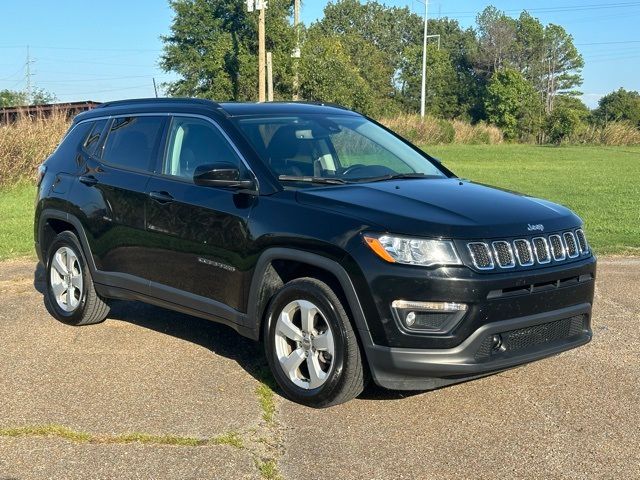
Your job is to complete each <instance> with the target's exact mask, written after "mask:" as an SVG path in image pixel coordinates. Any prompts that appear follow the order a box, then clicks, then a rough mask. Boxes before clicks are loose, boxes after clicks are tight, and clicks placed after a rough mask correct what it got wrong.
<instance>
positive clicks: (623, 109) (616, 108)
mask: <svg viewBox="0 0 640 480" xmlns="http://www.w3.org/2000/svg"><path fill="white" fill-rule="evenodd" d="M595 117H596V119H598V120H599V121H600V122H601V123H606V122H611V121H621V120H622V121H627V122H630V123H632V124H633V125H636V126H637V127H640V93H638V92H636V91H633V90H631V91H629V90H625V89H624V88H620V89H618V90H616V91H615V92H611V93H609V94H608V95H605V96H604V97H602V98H601V99H600V102H599V103H598V108H597V109H596V111H595Z"/></svg>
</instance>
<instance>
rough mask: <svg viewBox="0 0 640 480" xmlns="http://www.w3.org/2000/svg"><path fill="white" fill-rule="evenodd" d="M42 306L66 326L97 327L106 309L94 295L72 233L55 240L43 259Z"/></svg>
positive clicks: (106, 306)
mask: <svg viewBox="0 0 640 480" xmlns="http://www.w3.org/2000/svg"><path fill="white" fill-rule="evenodd" d="M46 262H47V264H46V267H45V282H46V288H45V294H44V300H45V306H46V307H47V310H48V311H49V313H50V314H51V315H52V316H53V317H54V318H56V319H57V320H59V321H61V322H63V323H66V324H68V325H92V324H94V323H100V322H102V321H104V319H106V318H107V315H108V314H109V305H108V304H107V303H106V302H105V301H104V300H103V299H102V298H100V296H99V295H98V294H97V293H96V290H95V288H94V285H93V279H92V278H91V272H90V271H89V268H88V266H87V260H86V258H85V256H84V252H83V251H82V247H81V246H80V242H79V241H78V237H76V235H75V234H74V233H72V232H69V231H65V232H62V233H60V234H58V235H57V236H56V238H54V240H53V242H52V243H51V246H50V247H49V250H48V252H47V257H46Z"/></svg>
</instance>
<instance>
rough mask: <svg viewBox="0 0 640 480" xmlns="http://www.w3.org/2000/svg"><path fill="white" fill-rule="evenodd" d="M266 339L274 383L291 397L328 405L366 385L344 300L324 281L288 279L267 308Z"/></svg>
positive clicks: (314, 404)
mask: <svg viewBox="0 0 640 480" xmlns="http://www.w3.org/2000/svg"><path fill="white" fill-rule="evenodd" d="M266 319H267V321H266V322H265V332H264V342H265V351H266V352H267V360H268V362H269V366H270V367H271V371H272V372H273V375H274V377H275V378H276V381H277V382H278V385H280V387H281V388H282V390H283V391H284V393H285V394H286V395H287V396H288V397H289V398H291V399H292V400H294V401H296V402H299V403H302V404H305V405H309V406H313V407H329V406H331V405H337V404H339V403H343V402H346V401H348V400H351V399H352V398H354V397H356V396H357V395H358V394H360V392H362V390H363V389H364V387H365V384H366V372H365V369H364V365H363V362H362V356H361V354H360V348H359V346H358V341H357V339H356V336H355V333H354V331H353V328H352V326H351V322H350V321H349V317H348V315H347V313H346V311H345V309H344V306H343V305H342V302H341V301H340V300H339V298H338V297H337V296H336V294H335V293H334V292H333V290H331V288H330V287H329V286H328V285H326V284H325V283H323V282H321V281H319V280H316V279H313V278H301V279H296V280H293V281H291V282H289V283H287V284H286V285H285V286H284V287H283V288H282V289H280V291H279V292H278V293H277V294H276V295H275V296H274V297H273V299H272V301H271V303H270V305H269V308H268V309H267V317H266Z"/></svg>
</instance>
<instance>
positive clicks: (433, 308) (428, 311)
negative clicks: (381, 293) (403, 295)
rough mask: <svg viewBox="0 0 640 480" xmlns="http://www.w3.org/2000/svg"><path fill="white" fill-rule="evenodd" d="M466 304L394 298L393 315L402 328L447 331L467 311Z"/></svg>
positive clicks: (427, 331)
mask: <svg viewBox="0 0 640 480" xmlns="http://www.w3.org/2000/svg"><path fill="white" fill-rule="evenodd" d="M467 308H468V307H467V305H466V304H464V303H455V302H413V301H410V300H394V301H393V302H392V303H391V311H392V312H393V316H394V317H395V318H396V320H397V321H399V323H400V324H401V326H402V327H403V328H406V329H410V330H413V331H418V330H420V331H424V333H447V332H449V331H450V330H451V329H453V327H455V326H456V325H457V324H458V323H459V322H460V320H461V319H462V317H464V315H465V314H466V312H467Z"/></svg>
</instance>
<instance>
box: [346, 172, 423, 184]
mask: <svg viewBox="0 0 640 480" xmlns="http://www.w3.org/2000/svg"><path fill="white" fill-rule="evenodd" d="M428 177H430V175H426V174H424V173H390V174H388V175H381V176H379V177H370V178H359V179H358V181H359V182H383V181H385V180H403V179H411V178H428Z"/></svg>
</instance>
